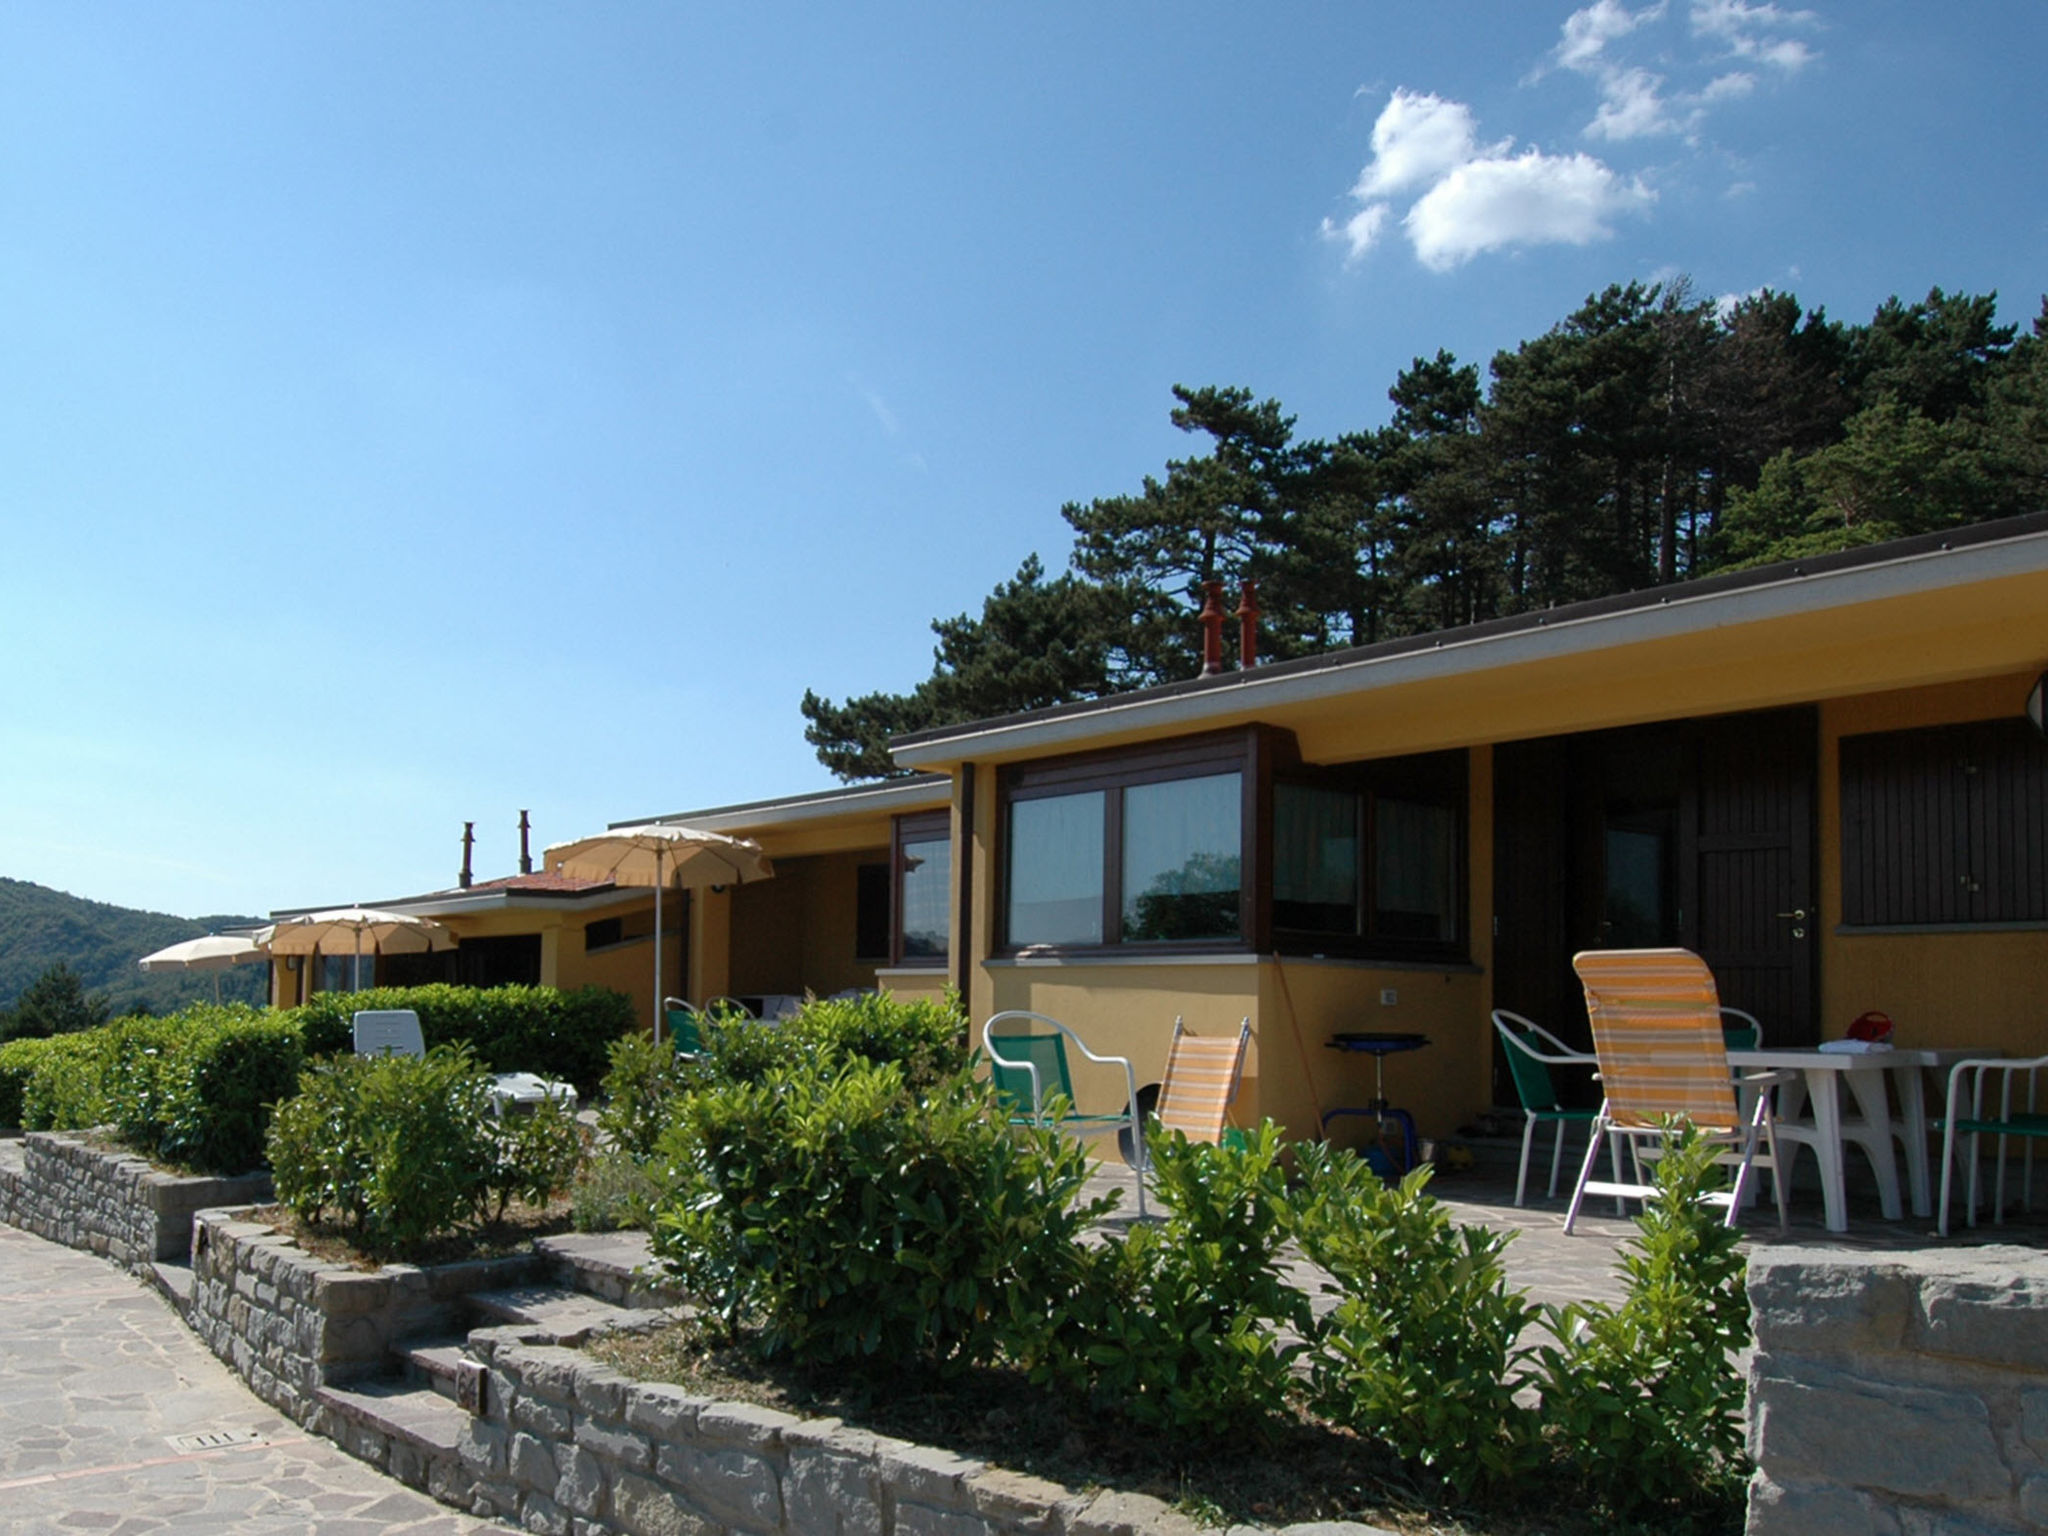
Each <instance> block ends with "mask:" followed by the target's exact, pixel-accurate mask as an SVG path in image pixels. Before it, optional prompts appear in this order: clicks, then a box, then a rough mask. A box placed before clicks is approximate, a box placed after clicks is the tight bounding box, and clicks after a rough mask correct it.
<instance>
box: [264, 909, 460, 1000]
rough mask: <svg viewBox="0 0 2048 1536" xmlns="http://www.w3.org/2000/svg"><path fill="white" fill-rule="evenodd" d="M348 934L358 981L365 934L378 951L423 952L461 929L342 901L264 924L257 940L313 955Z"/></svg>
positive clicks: (450, 940)
mask: <svg viewBox="0 0 2048 1536" xmlns="http://www.w3.org/2000/svg"><path fill="white" fill-rule="evenodd" d="M343 937H346V938H347V939H348V940H349V942H350V943H351V945H353V947H354V950H355V957H356V958H355V966H354V968H353V969H352V970H351V972H350V980H351V981H352V982H355V983H360V981H361V979H362V968H363V941H364V940H365V939H368V940H369V941H370V953H371V954H373V955H417V954H424V953H426V952H427V951H429V950H436V949H453V948H454V947H455V935H454V934H452V933H450V932H449V931H448V930H447V929H446V928H444V927H443V926H442V925H441V924H439V923H437V922H435V921H434V920H433V919H431V918H426V917H414V916H413V915H412V914H411V913H410V912H382V911H379V910H377V909H376V908H374V907H336V908H334V909H333V910H331V911H327V912H307V913H302V914H301V915H300V916H298V917H288V918H286V919H285V920H284V921H283V922H279V923H272V924H271V925H270V926H269V927H268V928H261V929H258V930H257V933H256V942H257V943H258V944H260V945H262V946H263V948H264V949H265V950H266V951H267V952H268V953H270V954H273V955H310V954H312V953H314V952H315V951H316V950H332V948H333V947H334V944H335V941H336V940H338V939H341V938H343Z"/></svg>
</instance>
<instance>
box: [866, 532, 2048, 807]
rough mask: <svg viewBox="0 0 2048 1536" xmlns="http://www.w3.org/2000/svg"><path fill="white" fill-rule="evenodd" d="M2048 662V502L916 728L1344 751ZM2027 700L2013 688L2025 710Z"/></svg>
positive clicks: (1058, 743) (961, 756)
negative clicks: (1246, 730)
mask: <svg viewBox="0 0 2048 1536" xmlns="http://www.w3.org/2000/svg"><path fill="white" fill-rule="evenodd" d="M2044 664H2048V515H2043V514H2035V515H2031V516H2029V517H2025V518H2014V519H2007V520H2005V521H2004V522H2001V523H1989V524H1980V525H1977V526H1976V527H1974V528H1968V529H1957V530H1953V531H1952V532H1951V533H1949V534H1946V535H1940V536H1926V537H1923V538H1919V539H1912V540H1902V541H1899V542H1898V543H1896V544H1890V545H1884V546H1874V547H1873V548H1872V549H1868V550H1855V551H1848V552H1844V553H1843V554H1840V555H1831V556H1825V557H1821V558H1819V559H1815V560H1809V561H1800V562H1796V563H1793V564H1789V565H1780V566H1771V567H1766V568H1763V569H1760V570H1757V571H1752V572H1738V573H1735V574H1733V575H1730V576H1725V577H1715V578H1709V579H1707V580H1704V581H1700V582H1693V583H1685V584H1681V585H1676V586H1672V587H1667V588H1661V589H1657V590H1655V591H1650V592H1641V593H1630V594H1626V595H1625V596H1622V597H1617V598H1604V599H1599V600H1597V601H1594V602H1590V603H1580V604H1574V605H1572V606H1570V607H1567V608H1559V609H1554V610H1551V611H1549V612H1545V613H1535V614H1525V615H1518V616H1516V617H1515V618H1513V619H1505V620H1496V621H1493V622H1491V623H1487V624H1481V625H1475V626H1471V627H1469V628H1465V629H1457V630H1448V631H1443V632H1441V633H1438V634H1434V635H1424V636H1417V637H1413V638H1410V639H1404V640H1401V641H1395V642H1390V643H1387V644H1382V645H1378V646H1371V647H1366V648H1363V649H1360V650H1353V651H1342V652H1337V653H1334V654H1332V655H1328V656H1317V657H1309V658H1305V659H1303V660H1300V661H1293V662H1283V663H1280V664H1278V665H1274V666H1267V667H1259V668H1255V669H1253V670H1252V671H1249V672H1234V673H1227V674H1225V675H1223V676H1221V677H1217V678H1208V679H1201V680H1198V681H1195V682H1191V683H1179V684H1172V685H1169V686H1167V687H1165V688H1156V689H1148V690H1145V691H1143V692H1139V693H1131V694H1123V695H1116V696H1112V697H1110V698H1106V699H1100V700H1094V701H1090V702H1088V703H1085V704H1073V705H1063V706H1059V707H1057V708H1054V709H1048V710H1039V711H1034V712H1031V713H1028V714H1022V715H1013V716H1008V717H1005V718H1002V719H997V720H988V721H980V722H975V723H973V724H969V725H963V726H957V727H950V728H941V729H937V730H931V731H923V732H917V733H914V734H912V735H908V736H903V737H899V738H897V740H896V741H895V742H894V743H892V752H893V754H894V756H895V758H896V761H897V762H899V763H901V764H903V765H904V766H905V767H909V768H917V769H922V770H926V771H937V770H947V769H951V768H953V767H955V766H957V765H958V764H959V763H962V762H966V761H974V762H985V763H1001V762H1008V761H1015V760H1018V759H1023V758H1032V757H1043V756H1048V755H1054V754H1058V753H1064V752H1076V751H1085V750H1088V749H1090V748H1095V747H1109V746H1121V745H1126V744H1131V743H1136V742H1141V741H1146V740H1153V739H1158V738H1162V737H1169V736H1177V735H1184V734H1188V733H1191V732H1196V731H1204V730H1216V729H1224V728H1227V727H1231V726H1237V725H1244V724H1249V723H1252V722H1254V721H1258V722H1263V723H1266V724H1270V725H1276V726H1282V727H1286V728H1289V729H1292V730H1293V731H1294V733H1295V735H1296V739H1297V740H1298V741H1299V743H1300V746H1301V750H1302V753H1303V755H1304V756H1305V757H1306V758H1308V759H1309V760H1310V761H1323V762H1328V761H1346V760H1352V759H1358V758H1366V757H1378V756H1389V755H1393V754H1396V753H1405V752H1418V751H1428V750H1433V749H1437V748H1445V747H1460V746H1472V745H1477V744H1480V743H1485V742H1495V741H1509V740H1516V739H1520V738H1524V737H1536V736H1546V735H1556V734H1562V733H1566V732H1572V731H1582V730H1597V729H1603V728H1607V727H1612V726H1620V725H1630V724H1641V723H1645V722H1648V721H1653V720H1660V719H1674V718H1682V717H1685V716H1692V715H1710V714H1722V713H1730V712H1733V711H1738V710H1746V709H1762V708H1769V707H1773V706H1778V705H1786V704H1795V703H1808V702H1815V701H1818V700H1821V699H1825V698H1834V697H1842V696H1845V695H1849V694H1856V693H1869V692H1877V691H1885V690H1890V689H1896V688H1908V687H1915V686H1924V685H1928V684H1934V683H1942V682H1953V681H1958V680H1961V679H1965V678H1971V677H1987V676H1997V675H2001V674H2004V673H2008V672H2016V671H2021V670H2024V669H2028V668H2036V669H2038V668H2040V667H2041V666H2043V665H2044ZM2021 702H2022V701H2021V700H2020V699H2015V700H2014V710H2015V712H2016V713H2017V711H2018V709H2019V707H2020V704H2021Z"/></svg>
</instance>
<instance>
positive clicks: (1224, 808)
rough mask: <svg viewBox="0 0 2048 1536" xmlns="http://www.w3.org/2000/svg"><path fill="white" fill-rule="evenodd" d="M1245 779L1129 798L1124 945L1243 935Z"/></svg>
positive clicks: (1214, 780) (1165, 788)
mask: <svg viewBox="0 0 2048 1536" xmlns="http://www.w3.org/2000/svg"><path fill="white" fill-rule="evenodd" d="M1240 786H1241V779H1240V777H1239V775H1237V774H1234V773H1219V774H1211V775H1209V776H1207V777H1205V778H1199V779H1169V780H1167V781H1165V782H1164V783H1158V784H1134V785H1132V786H1131V787H1130V788H1129V789H1126V790H1125V791H1124V847H1123V884H1124V911H1123V921H1124V940H1125V942H1126V943H1143V942H1153V941H1160V940H1172V939H1227V938H1234V937H1236V936H1237V934H1238V932H1239V923H1238V902H1239V896H1238V893H1239V889H1240V887H1241V885H1242V879H1241V875H1240V870H1241V868H1242V864H1243V859H1242V853H1241V848H1242V840H1241V837H1240V832H1239V828H1240V826H1241V823H1242V790H1241V787H1240Z"/></svg>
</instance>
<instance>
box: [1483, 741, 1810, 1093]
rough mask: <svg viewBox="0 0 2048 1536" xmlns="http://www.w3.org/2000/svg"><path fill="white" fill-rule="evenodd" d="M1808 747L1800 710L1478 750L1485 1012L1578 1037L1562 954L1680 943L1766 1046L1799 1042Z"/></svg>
mask: <svg viewBox="0 0 2048 1536" xmlns="http://www.w3.org/2000/svg"><path fill="white" fill-rule="evenodd" d="M1818 751H1819V721H1818V717H1817V716H1816V715H1815V713H1814V711H1812V710H1810V709H1792V710H1773V711H1770V712H1767V713H1759V714H1746V715H1730V716H1722V717H1719V718H1716V719H1710V720H1691V721H1682V722H1677V723H1674V724H1671V725H1660V726H1651V727H1643V728H1638V729H1631V730H1625V731H1608V732H1601V733H1598V734H1592V735H1585V736H1574V737H1556V738H1551V739H1548V740H1542V741H1531V742H1515V743H1509V744H1505V745H1503V746H1500V747H1497V748H1495V750H1494V914H1493V923H1494V965H1493V972H1494V974H1493V998H1494V1006H1495V1007H1498V1008H1507V1009H1511V1010H1513V1011H1514V1012H1517V1013H1522V1014H1526V1015H1527V1016H1528V1017H1530V1018H1533V1019H1535V1020H1536V1021H1537V1022H1538V1023H1540V1024H1542V1025H1543V1026H1544V1027H1545V1028H1547V1029H1549V1030H1551V1031H1552V1032H1553V1033H1555V1034H1557V1035H1558V1036H1560V1037H1561V1038H1563V1039H1565V1040H1567V1041H1569V1042H1571V1043H1572V1044H1574V1045H1576V1046H1580V1047H1582V1048H1586V1049H1590V1048H1591V1031H1590V1030H1589V1028H1588V1027H1587V1023H1586V1009H1585V999H1584V994H1583V993H1582V992H1581V991H1580V989H1579V986H1578V981H1577V978H1576V977H1575V976H1574V975H1573V974H1572V969H1571V957H1572V955H1573V953H1574V952H1575V951H1577V950H1581V949H1599V948H1607V947H1616V946H1631V947H1632V946H1638V945H1659V944H1682V945H1684V946H1685V947H1686V948H1688V949H1692V950H1695V951H1697V952H1698V953H1699V954H1700V955H1701V956H1703V957H1704V958H1705V959H1706V961H1707V963H1708V964H1709V965H1711V966H1712V967H1713V969H1714V976H1715V980H1716V982H1717V983H1718V984H1719V986H1720V990H1721V997H1722V1000H1723V1001H1724V1002H1727V1003H1729V1004H1732V1005H1733V1006H1735V1007H1738V1008H1746V1009H1748V1010H1749V1011H1750V1012H1752V1013H1754V1014H1756V1015H1757V1017H1758V1018H1759V1019H1760V1020H1762V1022H1763V1026H1764V1036H1765V1039H1766V1040H1767V1041H1768V1042H1770V1043H1771V1044H1773V1045H1806V1044H1811V1043H1812V1042H1813V1041H1814V1040H1815V1039H1817V1038H1818V1032H1817V1028H1816V1018H1815V1011H1814V1010H1815V1003H1816V997H1815V987H1814V967H1813V955H1814V937H1815V934H1816V932H1817V928H1816V924H1815V913H1814V849H1813V817H1814V786H1815V782H1816V779H1815V775H1816V772H1817V761H1818ZM1495 1045H1496V1049H1495V1062H1494V1067H1495V1073H1494V1101H1495V1102H1496V1103H1498V1104H1512V1103H1514V1102H1515V1096H1514V1086H1513V1084H1512V1082H1511V1081H1509V1079H1508V1078H1507V1076H1506V1061H1505V1058H1504V1057H1502V1056H1501V1055H1500V1051H1499V1048H1498V1042H1495Z"/></svg>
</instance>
